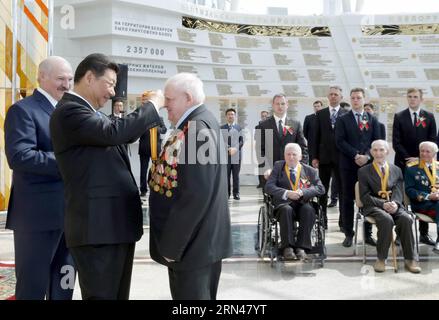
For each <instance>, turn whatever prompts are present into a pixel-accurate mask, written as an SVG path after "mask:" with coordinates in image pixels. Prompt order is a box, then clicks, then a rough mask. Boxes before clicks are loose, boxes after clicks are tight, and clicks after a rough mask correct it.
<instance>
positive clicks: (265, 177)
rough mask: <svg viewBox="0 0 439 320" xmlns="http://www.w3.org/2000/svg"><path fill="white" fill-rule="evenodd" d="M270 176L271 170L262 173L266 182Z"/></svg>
mask: <svg viewBox="0 0 439 320" xmlns="http://www.w3.org/2000/svg"><path fill="white" fill-rule="evenodd" d="M270 174H271V169H268V170H267V171H265V172H264V179H265V180H268V178H269V177H270Z"/></svg>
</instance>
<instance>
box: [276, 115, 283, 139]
mask: <svg viewBox="0 0 439 320" xmlns="http://www.w3.org/2000/svg"><path fill="white" fill-rule="evenodd" d="M277 129H278V130H279V136H282V135H283V130H284V128H283V127H282V119H281V120H279V124H278V127H277Z"/></svg>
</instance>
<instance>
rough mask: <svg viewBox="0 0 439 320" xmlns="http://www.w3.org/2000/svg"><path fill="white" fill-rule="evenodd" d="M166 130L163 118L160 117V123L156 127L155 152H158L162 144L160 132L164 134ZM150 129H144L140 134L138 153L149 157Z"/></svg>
mask: <svg viewBox="0 0 439 320" xmlns="http://www.w3.org/2000/svg"><path fill="white" fill-rule="evenodd" d="M166 131H167V129H166V126H165V123H164V122H163V118H162V117H160V125H159V127H158V128H157V154H160V150H161V146H162V137H161V134H165V133H166ZM150 137H151V135H150V131H149V130H146V131H145V133H144V134H142V135H141V136H140V139H139V154H141V155H145V156H147V157H151V140H150Z"/></svg>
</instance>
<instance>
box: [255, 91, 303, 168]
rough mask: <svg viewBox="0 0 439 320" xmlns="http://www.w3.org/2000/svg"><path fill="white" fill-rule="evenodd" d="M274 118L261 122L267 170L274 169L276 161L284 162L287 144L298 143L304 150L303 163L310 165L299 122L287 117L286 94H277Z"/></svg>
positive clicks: (262, 154) (262, 144)
mask: <svg viewBox="0 0 439 320" xmlns="http://www.w3.org/2000/svg"><path fill="white" fill-rule="evenodd" d="M272 108H273V116H271V117H269V118H268V119H267V120H265V121H263V122H261V124H260V125H259V126H260V128H261V156H262V157H263V158H264V161H265V169H271V168H273V164H274V163H275V162H276V161H279V160H283V153H284V148H285V145H286V144H287V143H290V142H293V143H298V144H299V145H300V147H301V148H302V162H303V163H308V145H307V142H306V139H305V136H304V135H303V130H302V125H301V124H300V122H299V121H297V120H293V119H290V118H288V117H287V110H288V101H287V98H286V96H285V95H284V94H282V93H280V94H276V95H275V96H274V97H273V102H272Z"/></svg>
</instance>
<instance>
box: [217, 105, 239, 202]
mask: <svg viewBox="0 0 439 320" xmlns="http://www.w3.org/2000/svg"><path fill="white" fill-rule="evenodd" d="M235 118H236V111H235V109H233V108H230V109H227V110H226V119H227V123H226V124H224V125H222V126H221V132H222V134H223V137H224V141H225V143H226V146H227V184H228V190H229V197H230V194H231V193H230V191H231V186H230V176H232V177H233V199H235V200H239V199H240V196H239V171H240V170H241V159H242V153H241V149H242V146H243V145H244V138H243V137H242V132H241V126H240V125H239V124H237V123H235Z"/></svg>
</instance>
